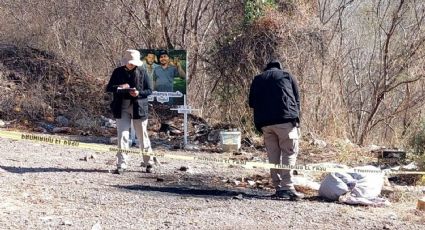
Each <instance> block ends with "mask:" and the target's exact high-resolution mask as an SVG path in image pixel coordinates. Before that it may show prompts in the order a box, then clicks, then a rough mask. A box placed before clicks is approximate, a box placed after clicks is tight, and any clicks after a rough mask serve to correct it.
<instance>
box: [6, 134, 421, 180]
mask: <svg viewBox="0 0 425 230" xmlns="http://www.w3.org/2000/svg"><path fill="white" fill-rule="evenodd" d="M0 137H3V138H8V139H13V140H30V141H36V142H44V143H48V144H55V145H62V146H67V147H75V148H83V149H90V150H94V151H99V152H118V151H121V152H124V153H133V154H143V155H149V156H155V157H162V158H168V159H175V160H185V161H204V162H214V163H223V164H228V165H239V166H244V167H246V168H263V169H287V170H299V171H316V172H344V173H372V174H414V175H425V172H423V171H396V170H395V171H388V170H385V171H384V170H373V169H356V168H352V169H344V168H336V167H324V166H308V165H283V164H270V163H263V162H254V161H246V160H235V159H230V158H224V159H223V158H215V157H203V156H184V155H178V154H168V153H147V152H144V151H142V150H132V149H119V148H116V147H108V146H107V145H105V144H91V143H83V142H79V141H73V140H68V139H65V138H58V137H55V136H51V135H35V134H27V133H21V132H14V131H3V130H0Z"/></svg>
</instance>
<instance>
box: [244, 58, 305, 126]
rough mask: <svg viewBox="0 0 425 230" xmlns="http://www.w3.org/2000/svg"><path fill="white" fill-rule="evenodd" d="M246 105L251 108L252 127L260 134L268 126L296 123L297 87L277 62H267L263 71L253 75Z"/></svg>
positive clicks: (298, 113) (297, 120) (297, 110)
mask: <svg viewBox="0 0 425 230" xmlns="http://www.w3.org/2000/svg"><path fill="white" fill-rule="evenodd" d="M249 106H250V107H251V108H253V109H254V124H255V127H256V128H257V130H258V131H260V132H262V131H261V128H262V127H264V126H268V125H275V124H282V123H288V122H291V123H293V124H294V125H295V124H296V123H299V117H300V97H299V92H298V85H297V82H296V81H295V79H294V78H293V77H292V76H291V74H290V73H289V72H287V71H285V70H283V69H282V67H281V65H280V63H279V61H276V60H274V61H271V62H269V63H268V64H267V67H266V68H265V70H264V72H263V73H262V74H260V75H257V76H255V78H254V80H253V81H252V84H251V89H250V92H249Z"/></svg>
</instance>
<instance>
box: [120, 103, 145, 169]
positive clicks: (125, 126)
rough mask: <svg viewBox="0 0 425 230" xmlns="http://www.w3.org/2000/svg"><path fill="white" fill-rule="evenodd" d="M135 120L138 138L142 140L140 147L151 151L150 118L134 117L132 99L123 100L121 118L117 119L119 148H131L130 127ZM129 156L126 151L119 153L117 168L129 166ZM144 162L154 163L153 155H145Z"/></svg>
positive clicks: (134, 124)
mask: <svg viewBox="0 0 425 230" xmlns="http://www.w3.org/2000/svg"><path fill="white" fill-rule="evenodd" d="M132 120H133V126H134V130H135V131H136V135H137V138H138V139H139V142H140V149H141V150H144V151H147V152H149V151H150V152H151V151H152V148H151V143H150V140H149V136H148V129H147V127H148V119H146V120H141V119H133V105H132V104H131V103H130V100H123V103H122V107H121V118H120V119H117V132H118V148H120V149H129V148H130V140H129V139H130V127H131V121H132ZM128 161H129V156H128V155H127V154H125V153H122V152H118V153H117V168H123V169H125V168H127V165H128ZM143 162H144V163H145V165H152V164H153V159H152V157H151V156H148V155H143Z"/></svg>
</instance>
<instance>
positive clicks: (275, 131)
mask: <svg viewBox="0 0 425 230" xmlns="http://www.w3.org/2000/svg"><path fill="white" fill-rule="evenodd" d="M262 131H263V134H264V143H265V145H266V149H267V156H268V158H269V163H272V164H284V165H295V162H296V160H297V155H298V138H299V133H298V129H297V128H296V127H294V126H293V124H292V123H283V124H277V125H269V126H265V127H263V128H262ZM270 174H271V177H272V182H273V185H274V186H275V188H276V190H288V189H292V188H294V184H293V182H292V171H291V170H285V169H270Z"/></svg>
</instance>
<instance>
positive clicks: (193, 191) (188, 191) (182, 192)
mask: <svg viewBox="0 0 425 230" xmlns="http://www.w3.org/2000/svg"><path fill="white" fill-rule="evenodd" d="M114 187H116V188H120V189H126V190H130V191H142V192H161V193H170V194H174V195H179V196H188V197H209V198H211V197H214V198H231V199H270V197H271V195H270V194H269V193H266V192H258V191H252V193H251V192H249V193H248V192H242V191H235V190H230V189H221V188H205V187H200V188H193V187H184V186H178V185H175V186H151V185H125V186H124V185H116V186H114Z"/></svg>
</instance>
